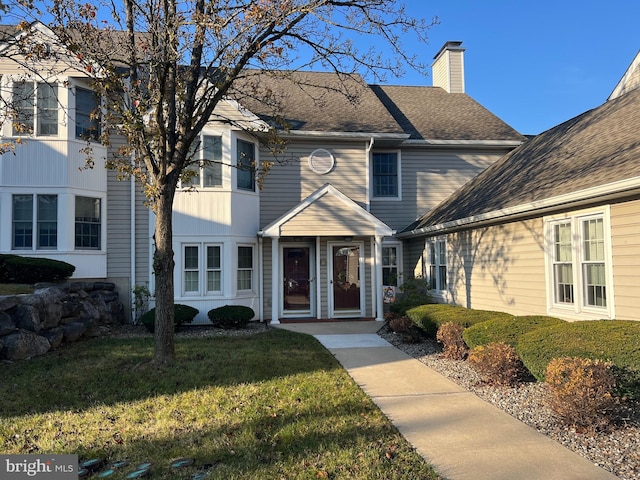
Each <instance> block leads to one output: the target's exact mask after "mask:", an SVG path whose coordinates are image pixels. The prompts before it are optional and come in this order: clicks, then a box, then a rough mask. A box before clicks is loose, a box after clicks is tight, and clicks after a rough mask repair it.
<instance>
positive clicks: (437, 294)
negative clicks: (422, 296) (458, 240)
mask: <svg viewBox="0 0 640 480" xmlns="http://www.w3.org/2000/svg"><path fill="white" fill-rule="evenodd" d="M439 242H444V249H445V254H446V260H445V264H444V267H445V270H446V276H447V278H446V282H445V288H444V289H443V290H437V289H429V292H430V294H431V295H432V296H433V297H434V298H435V299H436V300H439V301H444V302H447V301H449V281H450V278H449V277H450V267H449V242H448V241H447V237H446V236H438V237H430V238H428V239H427V240H426V242H425V256H426V258H425V262H424V265H425V267H426V268H425V278H426V279H427V282H428V284H429V285H431V266H435V267H436V284H437V285H439V284H440V283H441V282H440V268H438V267H441V266H442V265H441V264H440V262H439V260H438V259H437V260H436V263H435V264H432V263H431V245H432V244H434V245H437V244H438V243H439ZM436 253H437V252H436Z"/></svg>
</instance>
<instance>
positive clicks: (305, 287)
mask: <svg viewBox="0 0 640 480" xmlns="http://www.w3.org/2000/svg"><path fill="white" fill-rule="evenodd" d="M282 257H283V269H282V271H283V274H284V286H283V292H284V293H283V300H284V305H283V306H284V312H285V313H287V312H288V313H298V314H305V313H307V314H310V313H311V294H312V291H311V279H312V276H311V248H310V247H284V248H283V249H282Z"/></svg>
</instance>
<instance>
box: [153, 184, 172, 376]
mask: <svg viewBox="0 0 640 480" xmlns="http://www.w3.org/2000/svg"><path fill="white" fill-rule="evenodd" d="M162 190H163V191H162V193H161V194H160V195H159V197H158V199H157V200H156V211H155V213H156V227H155V235H154V236H155V251H154V253H153V271H154V273H155V277H156V285H155V298H156V323H155V351H154V355H153V363H154V364H157V365H158V364H167V363H171V362H172V361H173V360H174V359H175V342H174V332H175V326H174V316H175V315H174V308H173V304H174V300H173V298H174V285H173V269H174V266H175V263H174V260H173V218H172V217H173V190H174V189H171V187H170V186H168V185H165V188H163V189H162Z"/></svg>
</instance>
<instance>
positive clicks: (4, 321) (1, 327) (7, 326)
mask: <svg viewBox="0 0 640 480" xmlns="http://www.w3.org/2000/svg"><path fill="white" fill-rule="evenodd" d="M16 328H17V327H16V324H15V323H14V322H13V320H12V319H11V316H10V315H9V314H8V313H5V312H2V311H0V337H2V336H4V335H9V334H10V333H11V332H13V331H15V330H16Z"/></svg>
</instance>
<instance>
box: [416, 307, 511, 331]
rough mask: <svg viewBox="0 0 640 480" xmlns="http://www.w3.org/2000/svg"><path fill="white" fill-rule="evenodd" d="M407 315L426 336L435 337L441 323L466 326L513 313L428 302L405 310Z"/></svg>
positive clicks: (505, 316)
mask: <svg viewBox="0 0 640 480" xmlns="http://www.w3.org/2000/svg"><path fill="white" fill-rule="evenodd" d="M407 316H408V317H409V318H410V319H411V320H413V322H414V323H415V324H416V325H418V327H420V328H421V329H422V330H423V331H424V332H425V333H426V334H427V335H428V336H430V337H433V338H435V336H436V332H437V331H438V328H439V327H440V326H441V325H444V324H445V323H449V322H453V323H457V324H460V325H462V326H463V327H465V328H467V327H470V326H471V325H475V324H476V323H480V322H486V321H487V320H491V319H495V318H512V317H513V315H510V314H508V313H504V312H492V311H489V310H473V309H470V308H464V307H460V306H457V305H448V304H442V303H439V304H429V305H421V306H419V307H415V308H412V309H410V310H407Z"/></svg>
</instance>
